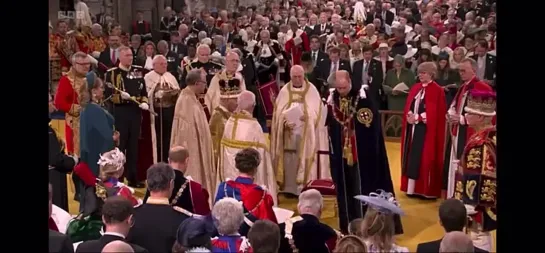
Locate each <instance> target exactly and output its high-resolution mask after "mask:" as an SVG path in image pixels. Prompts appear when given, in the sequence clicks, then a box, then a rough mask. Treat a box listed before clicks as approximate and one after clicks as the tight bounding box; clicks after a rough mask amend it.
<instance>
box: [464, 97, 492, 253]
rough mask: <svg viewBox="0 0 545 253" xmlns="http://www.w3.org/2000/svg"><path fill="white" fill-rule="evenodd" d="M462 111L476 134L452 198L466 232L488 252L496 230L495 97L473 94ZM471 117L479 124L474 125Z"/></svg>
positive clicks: (468, 145) (476, 244)
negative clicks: (464, 216)
mask: <svg viewBox="0 0 545 253" xmlns="http://www.w3.org/2000/svg"><path fill="white" fill-rule="evenodd" d="M464 109H465V111H466V115H467V117H468V118H469V117H471V118H470V119H469V121H470V122H469V124H471V125H470V127H472V128H475V132H474V133H473V134H472V135H471V137H470V138H469V139H468V140H467V144H466V146H465V148H464V149H463V153H462V156H461V158H460V161H455V163H457V164H458V169H457V173H456V181H455V182H456V187H455V191H454V198H456V199H459V200H461V201H462V202H463V203H464V204H465V206H466V209H467V213H468V216H469V218H470V224H469V226H468V231H469V233H470V236H471V239H472V240H473V244H474V245H475V246H476V247H479V248H481V249H484V250H487V251H491V248H492V247H491V246H492V237H491V235H490V231H493V230H496V226H497V225H496V221H497V219H496V190H497V185H496V127H495V126H494V125H492V117H494V116H495V115H496V112H495V109H496V95H495V93H493V92H490V91H484V92H483V91H478V90H473V91H471V93H470V94H469V99H468V102H467V105H466V106H465V108H464ZM474 117H481V120H482V121H481V122H479V123H473V122H472V121H474V120H475V118H474Z"/></svg>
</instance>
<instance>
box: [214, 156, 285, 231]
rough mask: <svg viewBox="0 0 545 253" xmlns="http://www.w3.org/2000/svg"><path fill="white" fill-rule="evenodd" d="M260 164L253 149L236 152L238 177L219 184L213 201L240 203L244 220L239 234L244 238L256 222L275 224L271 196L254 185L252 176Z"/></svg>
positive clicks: (259, 158)
mask: <svg viewBox="0 0 545 253" xmlns="http://www.w3.org/2000/svg"><path fill="white" fill-rule="evenodd" d="M260 162H261V157H260V155H259V152H258V151H257V150H255V149H253V148H246V149H243V150H241V151H240V152H238V153H237V154H236V156H235V167H236V168H237V170H238V171H239V176H238V177H237V178H236V179H235V180H227V181H225V182H221V183H220V184H219V186H218V192H217V193H216V199H215V201H214V202H218V201H219V200H221V199H223V198H234V199H236V200H238V201H242V208H243V210H244V215H245V219H244V223H243V224H242V226H241V227H240V229H239V232H240V234H241V235H244V236H245V235H246V234H248V230H249V229H250V227H251V226H252V224H253V223H254V222H255V221H256V220H261V219H266V220H270V221H273V222H275V223H276V215H275V214H274V211H273V205H274V202H273V198H272V196H271V195H270V194H269V193H268V192H267V190H266V189H265V187H263V186H259V185H256V184H254V176H255V174H256V173H257V167H258V165H259V163H260Z"/></svg>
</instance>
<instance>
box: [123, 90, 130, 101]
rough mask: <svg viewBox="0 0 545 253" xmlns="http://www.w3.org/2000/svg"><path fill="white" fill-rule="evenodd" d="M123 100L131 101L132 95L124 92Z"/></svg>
mask: <svg viewBox="0 0 545 253" xmlns="http://www.w3.org/2000/svg"><path fill="white" fill-rule="evenodd" d="M121 98H122V99H125V100H129V99H131V95H130V94H129V93H127V92H125V91H122V92H121Z"/></svg>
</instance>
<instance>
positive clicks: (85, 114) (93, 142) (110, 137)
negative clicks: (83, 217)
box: [74, 72, 119, 214]
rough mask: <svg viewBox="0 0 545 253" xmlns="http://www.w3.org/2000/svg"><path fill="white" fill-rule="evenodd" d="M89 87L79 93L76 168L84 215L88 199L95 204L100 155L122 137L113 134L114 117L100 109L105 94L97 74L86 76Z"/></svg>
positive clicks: (89, 210)
mask: <svg viewBox="0 0 545 253" xmlns="http://www.w3.org/2000/svg"><path fill="white" fill-rule="evenodd" d="M86 81H87V82H86V84H85V85H82V87H81V90H80V94H81V96H80V100H81V101H80V105H81V107H82V112H81V115H80V155H81V158H80V163H79V164H78V165H77V166H76V167H75V168H74V172H75V173H76V174H77V175H78V176H79V177H80V178H81V180H82V182H83V186H76V187H82V193H84V194H82V196H81V198H82V199H81V200H80V211H81V212H84V209H85V207H86V206H87V203H85V199H86V198H87V197H90V201H91V202H94V201H95V194H94V192H95V191H94V188H95V184H96V179H97V178H98V176H99V166H98V164H97V161H98V160H99V158H100V154H102V153H105V152H108V151H110V150H112V149H113V148H114V141H116V140H117V139H118V138H119V133H118V132H116V131H114V118H113V117H112V115H111V114H110V113H108V111H106V110H105V109H104V108H102V106H101V101H102V98H103V95H104V84H103V83H102V81H101V80H100V79H99V78H97V76H96V74H95V73H93V72H89V73H88V74H87V77H86ZM93 206H94V204H93V203H90V205H89V206H87V207H88V208H89V209H88V210H87V211H85V212H84V213H86V214H90V213H91V212H92V210H93V209H94V207H93Z"/></svg>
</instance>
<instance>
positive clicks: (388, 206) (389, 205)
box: [354, 190, 405, 215]
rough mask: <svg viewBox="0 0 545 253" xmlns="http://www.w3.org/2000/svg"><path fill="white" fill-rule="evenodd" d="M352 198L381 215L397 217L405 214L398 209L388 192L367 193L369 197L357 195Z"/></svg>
mask: <svg viewBox="0 0 545 253" xmlns="http://www.w3.org/2000/svg"><path fill="white" fill-rule="evenodd" d="M354 198H355V199H357V200H359V201H361V202H364V203H365V204H367V205H369V206H370V207H372V208H375V209H377V210H378V211H379V212H382V213H387V214H399V215H404V214H405V213H404V212H403V210H401V208H400V207H399V204H398V203H397V201H396V199H395V198H394V195H393V194H392V193H390V192H386V191H383V190H378V191H377V192H371V193H369V195H357V196H354Z"/></svg>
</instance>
